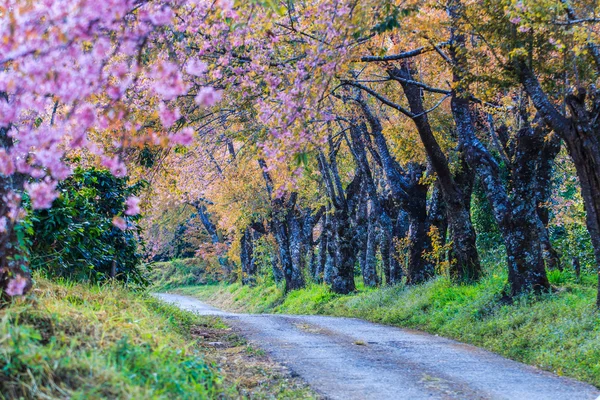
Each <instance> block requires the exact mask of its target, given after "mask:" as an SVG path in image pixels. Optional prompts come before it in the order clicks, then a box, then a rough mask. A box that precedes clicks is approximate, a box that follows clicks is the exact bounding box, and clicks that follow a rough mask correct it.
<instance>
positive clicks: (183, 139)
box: [170, 127, 194, 146]
mask: <svg viewBox="0 0 600 400" xmlns="http://www.w3.org/2000/svg"><path fill="white" fill-rule="evenodd" d="M170 140H171V143H173V144H180V145H182V146H189V145H191V144H192V142H193V141H194V129H193V128H190V127H186V128H183V129H182V130H181V131H180V132H177V133H175V134H173V135H171V137H170Z"/></svg>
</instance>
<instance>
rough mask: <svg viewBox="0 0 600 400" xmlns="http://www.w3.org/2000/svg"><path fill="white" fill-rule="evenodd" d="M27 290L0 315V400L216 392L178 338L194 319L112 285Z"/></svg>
mask: <svg viewBox="0 0 600 400" xmlns="http://www.w3.org/2000/svg"><path fill="white" fill-rule="evenodd" d="M35 287H36V288H35V289H34V291H33V294H32V295H31V296H30V299H27V300H25V301H17V302H15V303H13V304H11V305H10V306H9V307H7V308H4V309H0V398H6V399H12V398H72V399H78V398H85V399H94V398H98V399H100V398H120V399H140V398H144V399H172V398H180V399H206V398H214V397H215V396H217V395H218V394H219V393H220V392H221V389H220V388H219V382H220V379H221V378H220V377H219V375H218V374H217V373H216V372H214V370H213V368H212V367H211V366H210V365H208V364H207V363H206V362H205V361H204V360H203V358H202V357H200V354H198V353H197V350H196V349H195V348H194V347H193V345H190V344H188V343H187V340H186V335H188V334H189V328H190V326H191V325H193V324H196V323H200V322H201V321H199V320H198V318H199V317H196V316H194V315H192V314H189V313H184V312H181V311H179V310H178V309H177V308H174V307H171V306H167V305H164V304H163V303H160V302H159V301H157V300H155V299H153V298H151V297H149V296H143V295H140V294H139V293H137V294H136V293H132V292H130V291H127V290H125V289H123V288H121V287H120V286H118V285H108V286H102V287H100V286H87V285H79V284H69V283H52V282H50V281H47V280H45V279H38V281H37V282H36V286H35ZM192 343H193V342H192Z"/></svg>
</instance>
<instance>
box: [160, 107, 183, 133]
mask: <svg viewBox="0 0 600 400" xmlns="http://www.w3.org/2000/svg"><path fill="white" fill-rule="evenodd" d="M158 115H159V117H160V122H161V123H162V125H163V126H164V127H165V128H166V129H169V128H170V127H171V126H173V124H174V123H175V122H176V121H177V120H178V119H179V118H180V117H181V113H180V112H179V109H178V108H174V109H173V110H171V109H169V107H168V106H167V105H166V104H165V103H160V105H159V106H158Z"/></svg>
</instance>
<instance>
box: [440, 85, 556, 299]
mask: <svg viewBox="0 0 600 400" xmlns="http://www.w3.org/2000/svg"><path fill="white" fill-rule="evenodd" d="M452 111H453V114H454V119H455V121H456V125H457V131H458V134H459V139H460V141H461V146H462V148H463V151H465V159H466V160H467V162H468V163H469V166H470V167H471V168H472V169H473V170H476V171H477V173H478V175H479V176H480V179H481V182H482V185H483V187H484V190H485V192H486V195H487V198H488V201H489V202H490V205H491V206H492V209H493V212H494V218H495V219H496V223H497V224H498V227H499V229H500V232H501V234H502V237H503V239H504V244H505V246H506V253H507V263H508V280H509V283H510V287H511V295H513V296H514V295H517V294H520V293H523V292H526V291H529V290H533V291H535V292H541V291H545V290H548V289H549V288H550V283H549V282H548V279H547V277H546V270H545V268H544V262H543V257H542V252H541V245H540V237H539V219H538V215H537V201H536V196H535V187H534V186H535V179H534V173H535V163H536V162H537V160H538V159H537V157H538V153H537V151H539V148H536V146H535V145H534V144H533V143H531V142H530V141H529V138H528V135H529V134H530V131H531V129H524V130H522V132H520V136H521V137H520V139H519V140H520V142H521V146H520V148H519V149H517V153H518V154H515V162H514V167H513V171H512V186H513V194H512V198H509V196H508V192H507V190H506V187H505V185H504V182H503V180H502V179H501V177H500V171H499V167H498V165H497V163H496V161H495V160H494V158H493V157H492V156H491V154H490V153H489V152H488V150H487V149H486V148H485V147H484V146H483V145H482V144H481V142H480V141H479V140H478V139H477V138H476V137H475V134H474V127H473V121H472V117H471V111H470V110H469V105H468V101H467V100H466V99H463V98H460V97H458V96H456V95H455V96H453V98H452ZM518 147H519V146H518Z"/></svg>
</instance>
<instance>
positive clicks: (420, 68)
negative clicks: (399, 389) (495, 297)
mask: <svg viewBox="0 0 600 400" xmlns="http://www.w3.org/2000/svg"><path fill="white" fill-rule="evenodd" d="M282 7H283V10H285V12H281V13H280V14H278V13H277V12H276V11H277V9H275V11H271V12H268V10H266V11H265V10H264V9H263V10H262V12H253V10H252V8H248V9H246V8H244V7H243V6H240V7H239V9H240V10H239V12H240V13H247V14H244V15H247V17H248V22H247V24H248V26H251V27H253V28H256V27H260V26H263V27H264V26H265V25H264V24H267V25H266V26H268V27H269V29H270V30H269V35H267V39H266V41H267V42H265V38H262V37H260V38H256V37H254V36H252V35H251V34H249V36H250V39H248V40H247V42H248V44H247V45H245V46H241V47H239V48H237V49H236V50H237V51H236V52H235V53H234V54H233V55H232V56H231V58H230V59H229V60H228V64H230V65H231V67H230V68H225V69H223V68H221V67H220V66H219V65H218V63H217V64H214V65H212V67H214V68H219V71H221V74H222V75H223V76H225V77H226V78H224V81H221V82H223V83H222V84H223V87H224V88H225V93H226V96H227V99H228V107H226V108H221V109H219V110H218V111H215V112H216V113H218V115H219V117H218V118H215V116H214V115H213V114H212V113H211V114H210V115H209V116H208V117H206V116H203V118H202V121H203V122H202V125H201V126H200V127H198V128H197V130H198V136H197V141H196V144H195V146H196V147H192V149H191V150H190V151H189V152H187V153H186V154H184V155H181V154H179V155H175V156H174V157H173V158H172V159H170V160H169V161H168V162H167V163H166V164H168V166H166V167H165V171H170V168H174V169H175V170H178V171H180V172H182V175H186V176H188V177H189V175H187V174H188V173H192V174H196V175H195V176H193V178H192V179H191V180H190V181H187V182H186V180H187V179H189V178H188V177H186V178H182V179H180V180H174V181H172V182H171V183H172V184H173V185H174V186H178V188H177V189H176V190H182V188H185V189H183V190H184V191H185V196H184V197H189V198H187V199H185V200H184V203H185V202H187V203H189V204H193V202H194V201H199V202H200V203H201V204H204V206H205V207H207V209H208V210H209V211H211V212H212V213H213V217H212V221H214V222H216V223H217V224H218V225H219V227H220V228H221V229H222V232H223V233H222V234H216V235H212V237H213V240H212V242H213V243H219V242H221V243H222V244H223V246H227V245H230V244H231V243H230V242H233V243H232V247H231V248H232V250H231V251H230V255H231V258H236V259H237V258H238V257H239V262H240V265H241V274H242V279H243V280H244V281H252V276H253V275H254V274H256V273H257V270H258V268H257V259H258V258H256V257H253V249H254V248H255V243H258V245H259V246H262V245H261V243H263V242H264V240H265V239H263V237H265V235H266V236H267V237H268V238H269V240H271V241H272V242H273V243H272V246H270V248H272V249H274V250H273V251H275V254H273V256H272V257H271V258H270V260H272V264H273V275H274V276H275V278H276V279H279V277H281V279H283V280H284V281H285V284H286V288H287V289H288V290H292V289H296V288H300V287H302V286H303V285H304V284H305V281H306V279H307V278H308V279H314V280H316V281H325V282H326V283H327V284H329V285H331V287H332V289H333V290H334V291H335V292H338V293H348V292H351V291H353V290H354V289H355V287H354V273H355V268H356V266H359V267H360V271H361V273H362V276H363V279H364V282H365V285H368V286H374V285H378V284H380V283H381V282H380V280H381V279H380V277H379V276H378V274H377V272H376V270H377V269H376V265H381V270H382V271H383V274H384V281H385V282H386V283H388V284H393V283H395V282H400V281H405V282H407V283H409V284H416V283H420V282H423V281H425V280H427V279H429V278H431V277H432V276H434V275H435V274H436V273H439V272H440V269H442V270H443V271H445V273H447V274H449V276H451V277H452V279H454V280H455V281H457V282H473V281H476V280H478V279H479V278H480V277H481V276H482V274H483V273H484V272H483V268H482V263H481V259H480V258H481V257H480V255H479V252H478V247H477V238H476V229H475V227H474V224H473V221H472V210H471V204H472V199H473V191H474V189H476V190H477V191H479V192H481V193H482V194H483V195H484V197H485V199H486V200H487V203H488V205H489V212H490V213H491V215H492V216H493V221H494V225H495V227H496V228H497V229H498V232H499V235H500V239H501V241H500V244H502V245H503V248H504V251H505V254H506V256H505V260H506V265H507V271H508V283H509V290H508V291H507V293H508V294H509V295H517V294H520V293H523V292H527V291H535V292H542V291H547V290H549V288H550V285H549V282H548V279H547V275H546V270H547V269H555V268H562V266H563V265H561V263H563V264H564V261H565V260H564V259H563V260H561V259H560V254H559V252H558V251H557V250H556V249H555V248H554V246H553V244H554V243H553V242H555V241H554V240H551V239H552V236H553V235H552V232H551V231H552V228H553V227H552V226H551V225H552V224H555V225H556V224H561V221H560V220H559V219H558V213H555V212H552V210H551V208H552V204H553V203H554V205H556V202H557V199H556V198H552V193H553V182H554V184H555V185H556V179H554V177H555V175H556V174H555V173H554V165H555V161H556V159H557V157H558V158H560V160H561V163H563V164H564V163H565V161H564V158H565V157H567V155H568V158H569V161H567V162H566V164H569V163H572V165H574V166H575V170H576V172H577V177H578V178H579V182H580V184H581V195H582V199H583V203H584V204H585V210H586V216H587V217H586V223H587V228H588V231H589V233H590V236H591V239H592V242H593V245H594V249H596V250H595V251H594V254H595V261H594V262H593V265H594V266H598V265H600V254H598V249H600V243H599V242H598V240H599V238H600V235H598V231H597V226H599V225H598V221H597V217H596V216H595V215H596V214H597V213H596V212H595V211H594V210H597V209H598V204H597V202H598V196H594V193H600V188H599V187H597V184H598V182H599V180H598V173H599V172H600V170H599V169H598V168H597V161H594V160H595V158H597V155H598V154H599V153H598V152H599V151H600V147H599V146H598V138H599V134H598V128H597V125H596V123H597V118H596V117H597V115H598V111H600V109H598V108H596V106H595V103H594V102H595V100H594V99H595V95H594V94H592V95H591V96H590V95H588V94H587V93H588V92H594V91H595V89H594V86H593V85H594V83H595V81H596V79H597V76H598V70H597V69H596V68H594V65H595V64H594V63H595V58H594V57H595V54H596V52H597V50H596V43H597V39H598V38H597V33H598V32H597V27H596V23H597V21H596V19H595V17H594V15H595V14H594V12H595V9H594V4H592V3H591V2H590V3H589V4H588V3H586V2H562V3H556V2H544V1H531V2H511V1H504V2H498V1H490V2H468V1H464V2H463V1H456V0H451V1H448V2H446V3H444V4H439V3H433V2H427V1H415V2H408V3H407V2H403V3H401V4H400V3H396V2H384V3H381V2H373V3H372V4H371V3H370V2H343V1H341V2H319V4H318V5H308V4H304V3H302V4H301V3H296V2H294V3H290V4H286V5H285V6H283V5H282ZM242 10H243V11H242ZM328 12H330V13H331V14H327V15H326V13H328ZM325 18H327V19H328V21H324V19H325ZM267 20H268V21H270V22H266V21H267ZM252 30H253V29H250V30H249V32H250V31H252ZM256 31H260V30H256ZM269 40H270V41H271V42H272V43H268V41H269ZM250 43H251V44H250ZM273 43H274V44H273ZM265 58H266V60H265ZM257 60H259V61H257ZM556 60H561V62H560V63H557V61H556ZM207 62H209V59H207ZM248 64H250V65H251V67H248ZM257 65H258V66H257ZM236 71H238V72H240V71H245V72H247V73H250V74H252V80H251V81H249V80H248V76H247V75H242V76H237V75H236V74H235V73H236ZM228 72H229V75H228ZM557 78H558V79H557ZM586 88H587V89H586ZM234 104H235V106H234ZM563 146H564V148H565V149H566V153H565V151H564V150H563V151H562V153H561V149H562V148H563ZM182 160H186V161H185V162H187V163H190V164H188V165H187V168H189V169H186V170H181V169H178V168H180V165H181V162H182ZM199 171H201V174H202V176H203V179H206V181H205V182H204V184H203V185H202V186H196V187H195V188H194V189H191V190H189V188H190V187H194V185H197V183H198V180H197V174H198V172H199ZM190 185H191V186H190ZM158 186H160V185H158ZM167 186H168V185H167ZM173 192H174V190H173V188H171V190H170V191H169V193H171V194H172V193H173ZM158 197H160V195H159V196H158ZM562 201H564V199H562ZM168 204H170V205H171V206H172V204H173V203H168ZM208 221H209V222H210V219H209V220H208ZM210 224H211V225H212V226H210V225H206V224H205V226H206V230H207V232H214V224H213V223H212V222H210ZM220 254H223V253H220ZM260 257H262V254H260ZM221 259H223V257H222V256H221ZM569 261H570V260H569ZM228 268H231V267H230V266H228ZM598 301H599V302H600V297H599V300H598ZM599 304H600V303H599Z"/></svg>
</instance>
